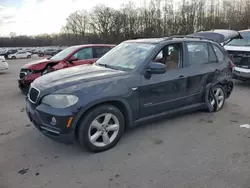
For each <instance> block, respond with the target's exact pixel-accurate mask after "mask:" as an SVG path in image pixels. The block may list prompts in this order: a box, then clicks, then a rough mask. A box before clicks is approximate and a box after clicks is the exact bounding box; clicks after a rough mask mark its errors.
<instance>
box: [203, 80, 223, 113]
mask: <svg viewBox="0 0 250 188" xmlns="http://www.w3.org/2000/svg"><path fill="white" fill-rule="evenodd" d="M225 99H226V95H225V91H224V88H223V87H222V86H221V85H219V84H218V85H215V86H213V87H212V89H211V90H210V92H209V93H208V96H207V99H206V103H207V108H208V109H209V111H210V112H216V111H219V110H221V109H222V108H223V106H224V104H225Z"/></svg>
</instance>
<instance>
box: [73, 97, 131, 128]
mask: <svg viewBox="0 0 250 188" xmlns="http://www.w3.org/2000/svg"><path fill="white" fill-rule="evenodd" d="M108 102H120V103H121V104H122V105H123V106H124V107H125V110H126V113H127V115H128V126H129V125H131V123H132V110H131V107H130V105H129V104H128V103H127V101H126V100H125V99H123V98H121V97H115V98H114V97H110V98H104V99H101V100H97V101H94V102H92V103H89V104H88V105H87V106H86V107H84V108H83V109H81V110H80V111H79V112H78V113H77V114H76V116H75V118H74V120H73V123H72V128H73V130H75V129H76V126H77V124H78V122H79V120H80V119H81V117H82V116H83V114H84V113H85V112H86V111H87V110H89V109H90V108H92V107H94V106H96V105H99V104H103V103H108Z"/></svg>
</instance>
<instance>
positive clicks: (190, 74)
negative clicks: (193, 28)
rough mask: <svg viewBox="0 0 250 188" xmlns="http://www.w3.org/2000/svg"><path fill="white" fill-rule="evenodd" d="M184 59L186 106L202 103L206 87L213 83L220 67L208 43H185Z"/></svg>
mask: <svg viewBox="0 0 250 188" xmlns="http://www.w3.org/2000/svg"><path fill="white" fill-rule="evenodd" d="M185 47H186V57H187V59H186V60H185V61H184V67H185V68H184V69H185V77H187V89H186V92H187V101H188V104H189V105H190V104H194V103H200V102H202V101H203V94H204V91H205V88H206V85H207V84H208V83H210V82H212V81H213V79H214V74H215V73H219V72H220V70H221V68H222V67H221V66H220V64H219V62H218V59H217V57H216V55H215V52H214V50H213V48H212V46H211V45H210V43H208V42H205V41H204V42H203V41H197V42H196V41H195V42H185Z"/></svg>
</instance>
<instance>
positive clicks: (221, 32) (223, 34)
mask: <svg viewBox="0 0 250 188" xmlns="http://www.w3.org/2000/svg"><path fill="white" fill-rule="evenodd" d="M188 36H189V37H194V38H195V37H202V38H204V39H209V40H213V41H215V42H217V43H223V44H224V45H225V43H228V42H229V41H231V40H233V39H242V38H243V37H242V36H241V34H240V33H239V32H238V31H234V30H227V29H215V30H212V31H201V32H198V33H193V34H190V35H188Z"/></svg>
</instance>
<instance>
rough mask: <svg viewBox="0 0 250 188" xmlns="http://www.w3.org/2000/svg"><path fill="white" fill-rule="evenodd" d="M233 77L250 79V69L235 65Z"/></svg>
mask: <svg viewBox="0 0 250 188" xmlns="http://www.w3.org/2000/svg"><path fill="white" fill-rule="evenodd" d="M233 78H234V79H237V80H250V69H245V68H240V67H235V68H234V70H233Z"/></svg>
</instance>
